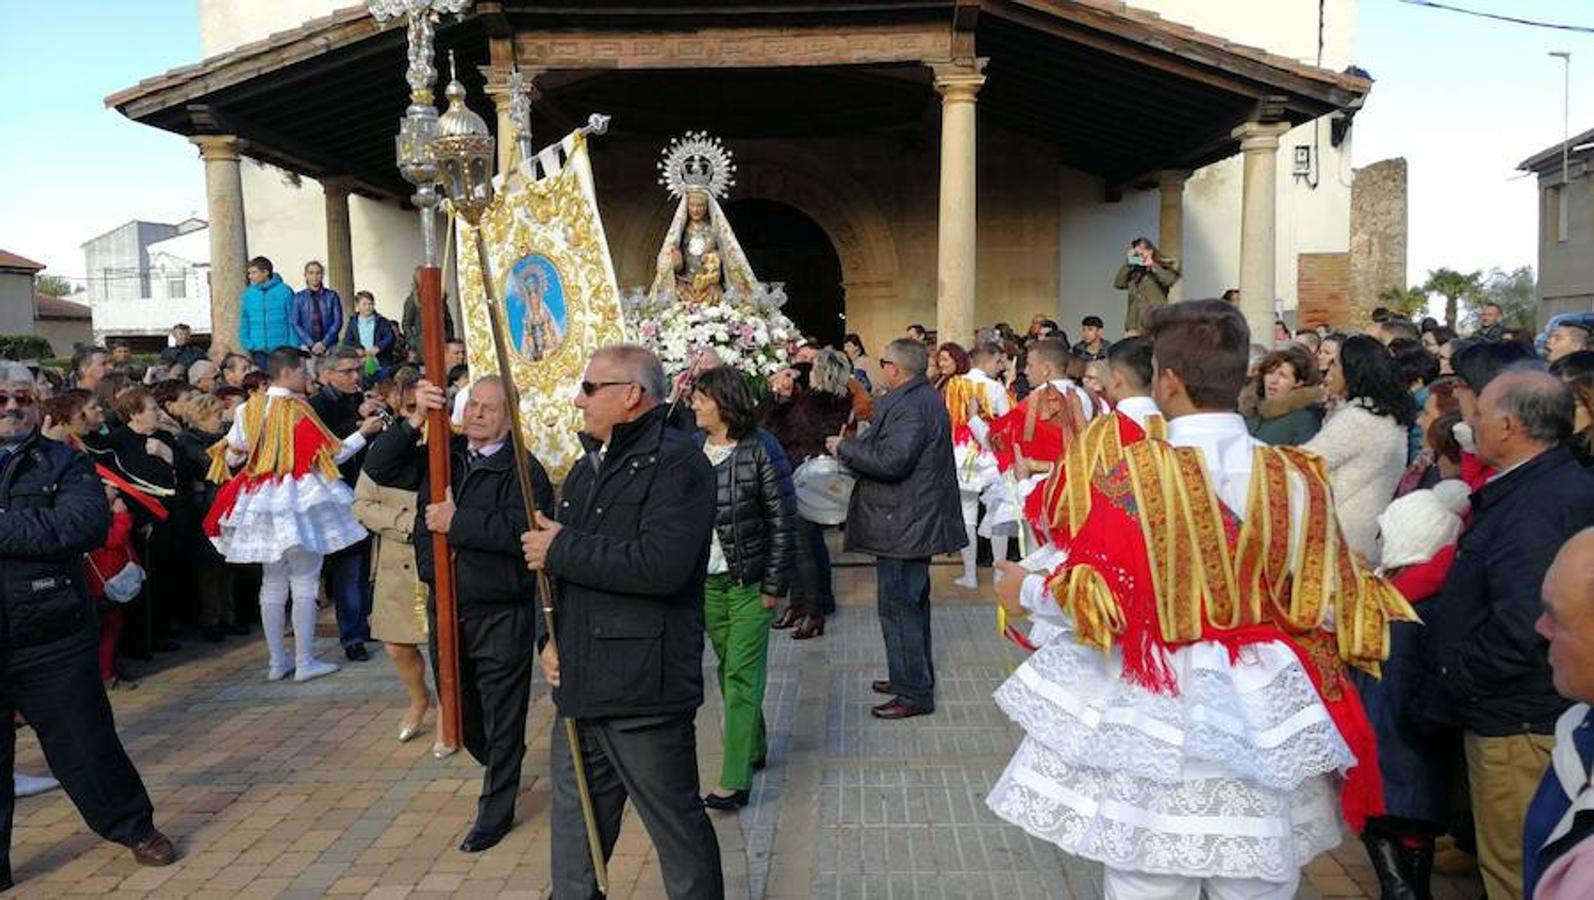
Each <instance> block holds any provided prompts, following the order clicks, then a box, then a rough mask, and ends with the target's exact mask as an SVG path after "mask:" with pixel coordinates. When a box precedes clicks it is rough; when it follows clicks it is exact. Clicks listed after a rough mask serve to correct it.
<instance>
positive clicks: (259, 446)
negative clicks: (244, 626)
mask: <svg viewBox="0 0 1594 900" xmlns="http://www.w3.org/2000/svg"><path fill="white" fill-rule="evenodd" d="M304 356H305V354H304V353H303V351H300V350H297V349H294V348H289V347H279V348H278V349H277V350H275V351H273V352H272V354H271V356H270V357H269V358H268V361H267V364H266V365H267V372H268V373H269V374H270V375H271V386H270V387H269V388H267V389H266V392H265V393H264V394H256V395H254V396H252V397H250V398H249V402H247V403H246V404H244V405H243V406H242V407H240V408H239V409H238V411H237V414H236V416H235V418H234V419H233V423H232V429H231V430H230V431H228V432H227V436H226V437H225V438H223V439H222V440H221V441H218V442H217V443H216V445H215V446H214V447H212V448H211V450H210V456H211V467H210V473H209V478H210V480H212V481H215V482H217V483H221V484H222V487H221V490H220V491H219V492H217V494H216V502H215V503H214V504H213V505H212V506H211V508H210V514H209V515H207V516H206V517H205V534H206V535H207V536H208V537H209V538H210V539H211V541H212V542H214V543H215V545H216V549H217V550H219V551H220V552H221V555H222V556H223V557H225V558H226V560H227V561H228V562H230V563H260V565H261V569H262V574H261V583H260V623H261V629H262V630H263V631H264V632H265V636H266V647H267V649H268V650H269V651H270V654H271V665H270V669H269V670H268V671H267V674H266V679H267V680H268V681H280V680H281V679H283V678H285V677H287V675H288V673H289V672H290V671H291V672H293V680H294V681H309V680H310V679H312V678H319V677H321V676H322V675H330V674H331V673H333V672H336V671H337V670H338V667H337V665H335V664H333V663H328V662H322V661H321V660H319V659H316V657H315V646H314V645H315V624H316V596H317V594H318V593H319V589H320V583H321V559H322V557H324V556H326V555H327V554H328V553H333V552H336V551H338V550H342V549H343V548H344V547H348V546H350V545H351V544H354V543H356V542H357V541H359V540H361V539H362V538H364V537H365V534H366V531H365V529H364V528H363V527H361V526H360V523H359V522H357V521H356V520H355V518H354V493H353V492H352V491H350V490H349V487H348V485H346V484H344V483H343V480H342V479H341V478H340V477H339V475H338V463H341V462H343V461H344V460H346V459H348V458H349V457H351V456H353V455H354V454H356V453H358V452H360V448H362V447H364V446H365V443H366V439H367V438H368V437H369V436H370V435H372V434H375V433H376V432H377V431H380V430H381V428H382V420H381V419H380V418H377V417H375V416H373V417H371V418H369V419H366V420H365V421H364V422H363V423H361V425H360V428H359V429H358V430H356V431H355V432H354V433H352V434H350V435H349V436H348V437H347V438H344V439H343V440H342V441H341V442H340V441H339V440H338V439H337V438H336V437H333V436H332V432H330V431H328V430H327V427H326V426H325V425H323V424H322V423H321V420H320V419H319V418H317V417H316V414H315V411H314V410H312V409H311V408H310V404H309V403H307V402H306V401H305V399H304V390H305V386H306V376H305V372H304V368H303V366H304V360H303V357H304ZM240 466H241V467H242V468H238V467H240ZM235 468H236V469H238V471H237V474H235V475H229V473H230V472H231V471H232V470H233V469H235ZM290 594H291V595H292V597H293V634H294V650H295V651H296V655H297V657H298V660H297V662H296V663H295V664H290V663H289V661H288V651H287V648H286V642H285V641H286V638H285V636H284V630H285V628H286V626H287V603H288V597H289V595H290Z"/></svg>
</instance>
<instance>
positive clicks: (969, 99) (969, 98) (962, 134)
mask: <svg viewBox="0 0 1594 900" xmlns="http://www.w3.org/2000/svg"><path fill="white" fill-rule="evenodd" d="M931 68H932V69H933V70H934V72H935V89H936V91H938V92H939V93H940V94H941V209H940V218H939V220H938V222H939V229H938V233H939V240H938V243H937V253H936V294H935V327H936V332H937V334H938V335H939V337H940V340H942V341H956V342H958V343H960V344H967V343H968V342H969V341H971V340H973V338H974V292H975V272H976V269H975V254H976V252H977V249H978V243H977V241H976V239H975V214H974V213H975V206H976V202H977V197H978V193H977V191H976V190H975V167H974V148H975V109H974V97H975V95H976V94H978V93H979V90H980V86H981V85H983V84H985V76H984V75H982V74H981V71H982V70H983V69H984V68H985V61H984V60H983V59H982V60H974V61H973V64H972V65H967V64H955V63H948V64H937V65H934V66H932V67H931Z"/></svg>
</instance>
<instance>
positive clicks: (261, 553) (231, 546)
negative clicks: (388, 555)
mask: <svg viewBox="0 0 1594 900" xmlns="http://www.w3.org/2000/svg"><path fill="white" fill-rule="evenodd" d="M220 525H221V533H220V534H219V535H217V536H216V538H215V539H214V543H215V545H216V549H217V550H219V551H220V552H221V554H222V556H224V557H225V558H226V559H227V561H228V562H232V563H264V562H276V561H277V560H279V559H281V558H282V556H283V554H284V553H286V552H287V551H288V550H291V549H293V548H295V547H299V548H303V549H305V550H308V551H310V552H312V553H319V554H321V555H323V556H325V555H326V554H328V553H335V552H336V551H338V550H342V549H343V548H344V547H348V546H350V545H352V544H355V543H357V542H358V541H360V540H361V539H362V538H364V537H365V535H366V530H365V529H364V528H363V527H362V526H361V525H360V523H359V522H358V521H357V520H356V519H355V518H354V492H353V491H351V490H349V486H348V485H346V484H344V483H343V482H342V481H329V480H327V479H325V478H322V477H321V476H319V475H313V474H312V475H301V476H299V477H298V478H284V479H281V480H273V481H267V482H263V483H261V484H258V485H255V486H253V487H249V488H245V489H244V490H242V491H239V493H238V498H237V500H236V502H234V503H233V507H232V509H231V510H230V511H229V512H228V513H227V515H225V516H223V517H222V519H221V522H220Z"/></svg>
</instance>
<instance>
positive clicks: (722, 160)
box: [659, 131, 736, 200]
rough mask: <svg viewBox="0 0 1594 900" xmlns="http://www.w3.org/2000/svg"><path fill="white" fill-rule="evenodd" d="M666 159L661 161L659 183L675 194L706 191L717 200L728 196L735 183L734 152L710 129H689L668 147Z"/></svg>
mask: <svg viewBox="0 0 1594 900" xmlns="http://www.w3.org/2000/svg"><path fill="white" fill-rule="evenodd" d="M663 156H664V159H663V160H661V161H660V162H659V172H660V173H661V174H660V175H659V184H662V185H664V188H665V190H667V191H669V192H670V196H672V197H682V196H685V195H686V193H687V192H688V191H706V192H707V193H709V194H711V195H713V197H714V198H715V199H717V200H723V199H725V195H726V194H728V193H729V192H730V188H731V186H732V185H734V184H735V183H736V179H735V178H734V177H733V176H734V175H735V173H736V164H735V163H733V162H731V152H730V151H729V150H727V149H725V145H724V144H721V143H720V139H719V138H717V137H709V136H708V133H707V132H703V131H688V132H687V133H686V134H684V135H682V136H680V137H678V138H676V139H675V140H674V141H671V142H670V145H669V146H668V147H665V148H664V152H663Z"/></svg>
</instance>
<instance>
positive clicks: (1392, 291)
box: [1378, 285, 1428, 319]
mask: <svg viewBox="0 0 1594 900" xmlns="http://www.w3.org/2000/svg"><path fill="white" fill-rule="evenodd" d="M1378 302H1379V303H1381V304H1383V306H1384V307H1385V308H1386V309H1388V310H1389V311H1390V312H1392V313H1399V314H1400V315H1402V316H1405V317H1406V318H1408V319H1415V318H1417V316H1418V314H1419V313H1421V312H1422V311H1423V310H1425V309H1427V308H1428V292H1427V291H1425V290H1423V289H1422V288H1421V287H1419V286H1416V285H1413V286H1411V287H1409V288H1402V287H1389V288H1385V289H1384V290H1383V291H1381V292H1379V294H1378Z"/></svg>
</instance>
